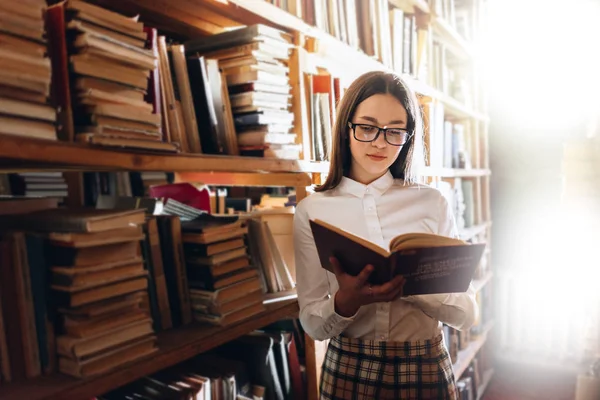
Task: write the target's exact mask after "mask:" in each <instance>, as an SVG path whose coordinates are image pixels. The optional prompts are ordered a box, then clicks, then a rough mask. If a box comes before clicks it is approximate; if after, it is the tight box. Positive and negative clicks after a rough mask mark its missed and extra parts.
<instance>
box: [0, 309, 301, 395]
mask: <svg viewBox="0 0 600 400" xmlns="http://www.w3.org/2000/svg"><path fill="white" fill-rule="evenodd" d="M297 313H298V302H297V301H296V300H287V301H282V302H276V303H270V304H267V305H266V311H265V312H263V313H261V314H259V315H258V316H255V317H252V318H250V319H247V320H245V321H243V322H240V323H237V324H234V325H232V326H228V327H223V328H220V327H213V326H207V325H201V324H192V325H187V326H184V327H182V328H178V329H173V330H168V331H165V332H161V333H159V334H158V335H157V336H158V344H159V350H158V352H156V353H154V354H152V355H150V356H148V357H146V358H144V359H141V360H138V361H135V362H134V363H130V364H125V365H122V366H120V367H119V368H117V369H115V370H112V371H110V372H109V373H106V374H104V375H100V376H97V377H94V378H88V379H75V378H70V377H68V376H66V375H61V374H56V375H52V376H48V377H40V378H36V379H32V380H27V381H23V382H19V383H11V384H6V383H3V384H2V386H0V398H2V400H24V399H27V400H42V399H43V400H59V399H61V400H62V399H73V400H75V399H90V398H93V397H95V396H98V395H100V394H102V393H106V392H108V391H110V390H111V389H114V388H116V387H119V386H122V385H125V384H127V383H130V382H133V381H135V380H136V379H139V378H141V377H143V376H146V375H149V374H152V373H155V372H157V371H160V370H162V369H164V368H167V367H169V366H172V365H175V364H177V363H180V362H182V361H184V360H187V359H189V358H191V357H193V356H194V355H196V354H200V353H203V352H206V351H208V350H211V349H213V348H215V347H217V346H220V345H222V344H224V343H227V342H229V341H231V340H234V339H236V338H238V337H240V336H243V335H244V334H246V333H248V332H251V331H253V330H256V329H259V328H262V327H264V326H266V325H269V324H271V323H273V322H276V321H278V320H280V319H283V318H286V317H297Z"/></svg>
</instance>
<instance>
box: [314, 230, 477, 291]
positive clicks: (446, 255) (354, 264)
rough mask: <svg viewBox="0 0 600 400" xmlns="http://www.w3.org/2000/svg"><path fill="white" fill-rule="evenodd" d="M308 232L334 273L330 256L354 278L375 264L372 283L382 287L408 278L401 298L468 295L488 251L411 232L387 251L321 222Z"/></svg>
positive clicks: (397, 237) (438, 236) (459, 241)
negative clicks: (482, 257) (386, 283)
mask: <svg viewBox="0 0 600 400" xmlns="http://www.w3.org/2000/svg"><path fill="white" fill-rule="evenodd" d="M310 227H311V230H312V233H313V237H314V239H315V244H316V247H317V252H318V254H319V259H320V261H321V266H322V267H323V268H325V269H326V270H328V271H330V272H333V268H332V266H331V263H330V262H329V258H330V257H332V256H333V257H336V258H337V259H338V261H339V263H340V265H341V266H342V268H343V269H344V270H345V272H346V273H348V274H350V275H354V276H356V275H358V274H359V273H360V271H362V269H363V268H364V267H365V266H366V265H368V264H371V265H373V267H374V270H373V272H372V273H371V275H370V277H369V283H371V284H373V285H380V284H383V283H385V282H387V281H389V280H391V279H392V278H393V277H395V276H397V275H402V276H404V278H405V279H406V283H405V284H404V288H403V294H402V295H403V296H412V295H421V294H437V293H460V292H465V291H466V290H467V289H468V287H469V283H470V282H471V279H472V277H473V273H474V272H475V269H476V268H477V265H478V264H479V261H480V259H481V256H482V255H483V251H484V249H485V244H484V243H476V244H469V243H467V242H465V241H463V240H460V239H454V238H449V237H445V236H440V235H435V234H430V233H407V234H402V235H399V236H396V237H395V238H394V239H392V240H391V242H390V250H389V251H388V250H386V249H384V248H382V247H380V246H378V245H376V244H374V243H372V242H369V241H368V240H366V239H363V238H361V237H359V236H356V235H353V234H351V233H349V232H347V231H344V230H343V229H340V228H338V227H336V226H333V225H331V224H328V223H326V222H324V221H321V220H318V219H316V220H310Z"/></svg>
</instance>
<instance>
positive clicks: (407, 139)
mask: <svg viewBox="0 0 600 400" xmlns="http://www.w3.org/2000/svg"><path fill="white" fill-rule="evenodd" d="M359 125H360V126H369V127H371V128H375V129H377V133H376V134H375V137H374V138H373V139H371V140H361V139H359V138H357V137H356V127H357V126H359ZM348 127H349V128H351V129H352V135H353V136H354V139H356V140H358V141H359V142H363V143H370V142H374V141H376V140H377V138H378V137H379V135H380V134H381V132H383V138H384V139H385V141H386V143H388V144H389V145H391V146H404V145H405V144H406V143H407V142H408V141H409V140H410V138H411V137H412V135H413V132H409V131H408V129H402V128H380V127H378V126H375V125H369V124H356V123H354V122H351V121H348ZM388 130H396V131H403V132H406V140H405V141H404V143H402V144H395V143H390V141H389V140H388V138H387V132H388Z"/></svg>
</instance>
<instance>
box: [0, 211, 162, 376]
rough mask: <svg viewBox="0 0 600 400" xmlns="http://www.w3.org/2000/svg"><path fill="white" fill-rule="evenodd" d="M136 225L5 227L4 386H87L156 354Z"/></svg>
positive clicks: (72, 220)
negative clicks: (93, 378) (52, 379)
mask: <svg viewBox="0 0 600 400" xmlns="http://www.w3.org/2000/svg"><path fill="white" fill-rule="evenodd" d="M3 205H6V204H3ZM42 206H43V205H42ZM144 220H145V216H144V213H143V211H141V212H140V211H133V212H125V213H116V214H115V213H103V212H97V211H94V212H81V211H79V212H75V211H72V210H67V209H64V208H56V209H51V210H38V211H32V212H30V213H26V214H14V215H5V216H4V217H3V220H2V226H3V233H2V240H1V242H0V243H1V245H2V247H3V251H2V252H0V253H1V254H2V257H3V263H2V265H4V266H12V268H2V271H1V273H2V274H3V276H2V279H0V301H1V303H2V307H1V308H0V328H2V329H0V361H1V362H0V364H1V365H2V380H3V381H7V382H10V381H18V380H22V379H25V378H34V377H36V376H39V375H41V374H42V373H44V374H50V373H53V372H55V371H56V370H58V371H60V372H62V373H65V374H69V375H72V376H76V377H83V376H89V375H94V374H97V373H101V372H104V371H106V370H109V369H111V368H113V367H115V366H116V365H120V364H122V363H124V362H128V361H132V360H135V359H137V358H139V357H142V356H145V355H148V354H150V353H152V352H154V351H156V336H155V334H154V330H153V327H152V318H151V315H150V313H148V312H147V311H146V310H147V308H146V306H145V304H147V297H148V296H147V293H148V291H147V289H148V279H147V275H148V273H147V271H146V270H145V269H144V266H143V259H142V258H141V257H140V241H141V240H142V238H143V231H142V224H143V223H144ZM14 304H17V305H19V306H18V307H14V306H13V305H14Z"/></svg>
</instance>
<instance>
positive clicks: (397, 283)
mask: <svg viewBox="0 0 600 400" xmlns="http://www.w3.org/2000/svg"><path fill="white" fill-rule="evenodd" d="M404 282H406V281H405V279H404V277H402V276H396V277H395V278H394V279H392V280H391V281H389V282H386V283H384V284H383V285H379V286H373V295H374V296H387V295H388V294H390V293H392V292H393V291H394V290H395V289H396V288H398V287H402V286H404Z"/></svg>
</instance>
